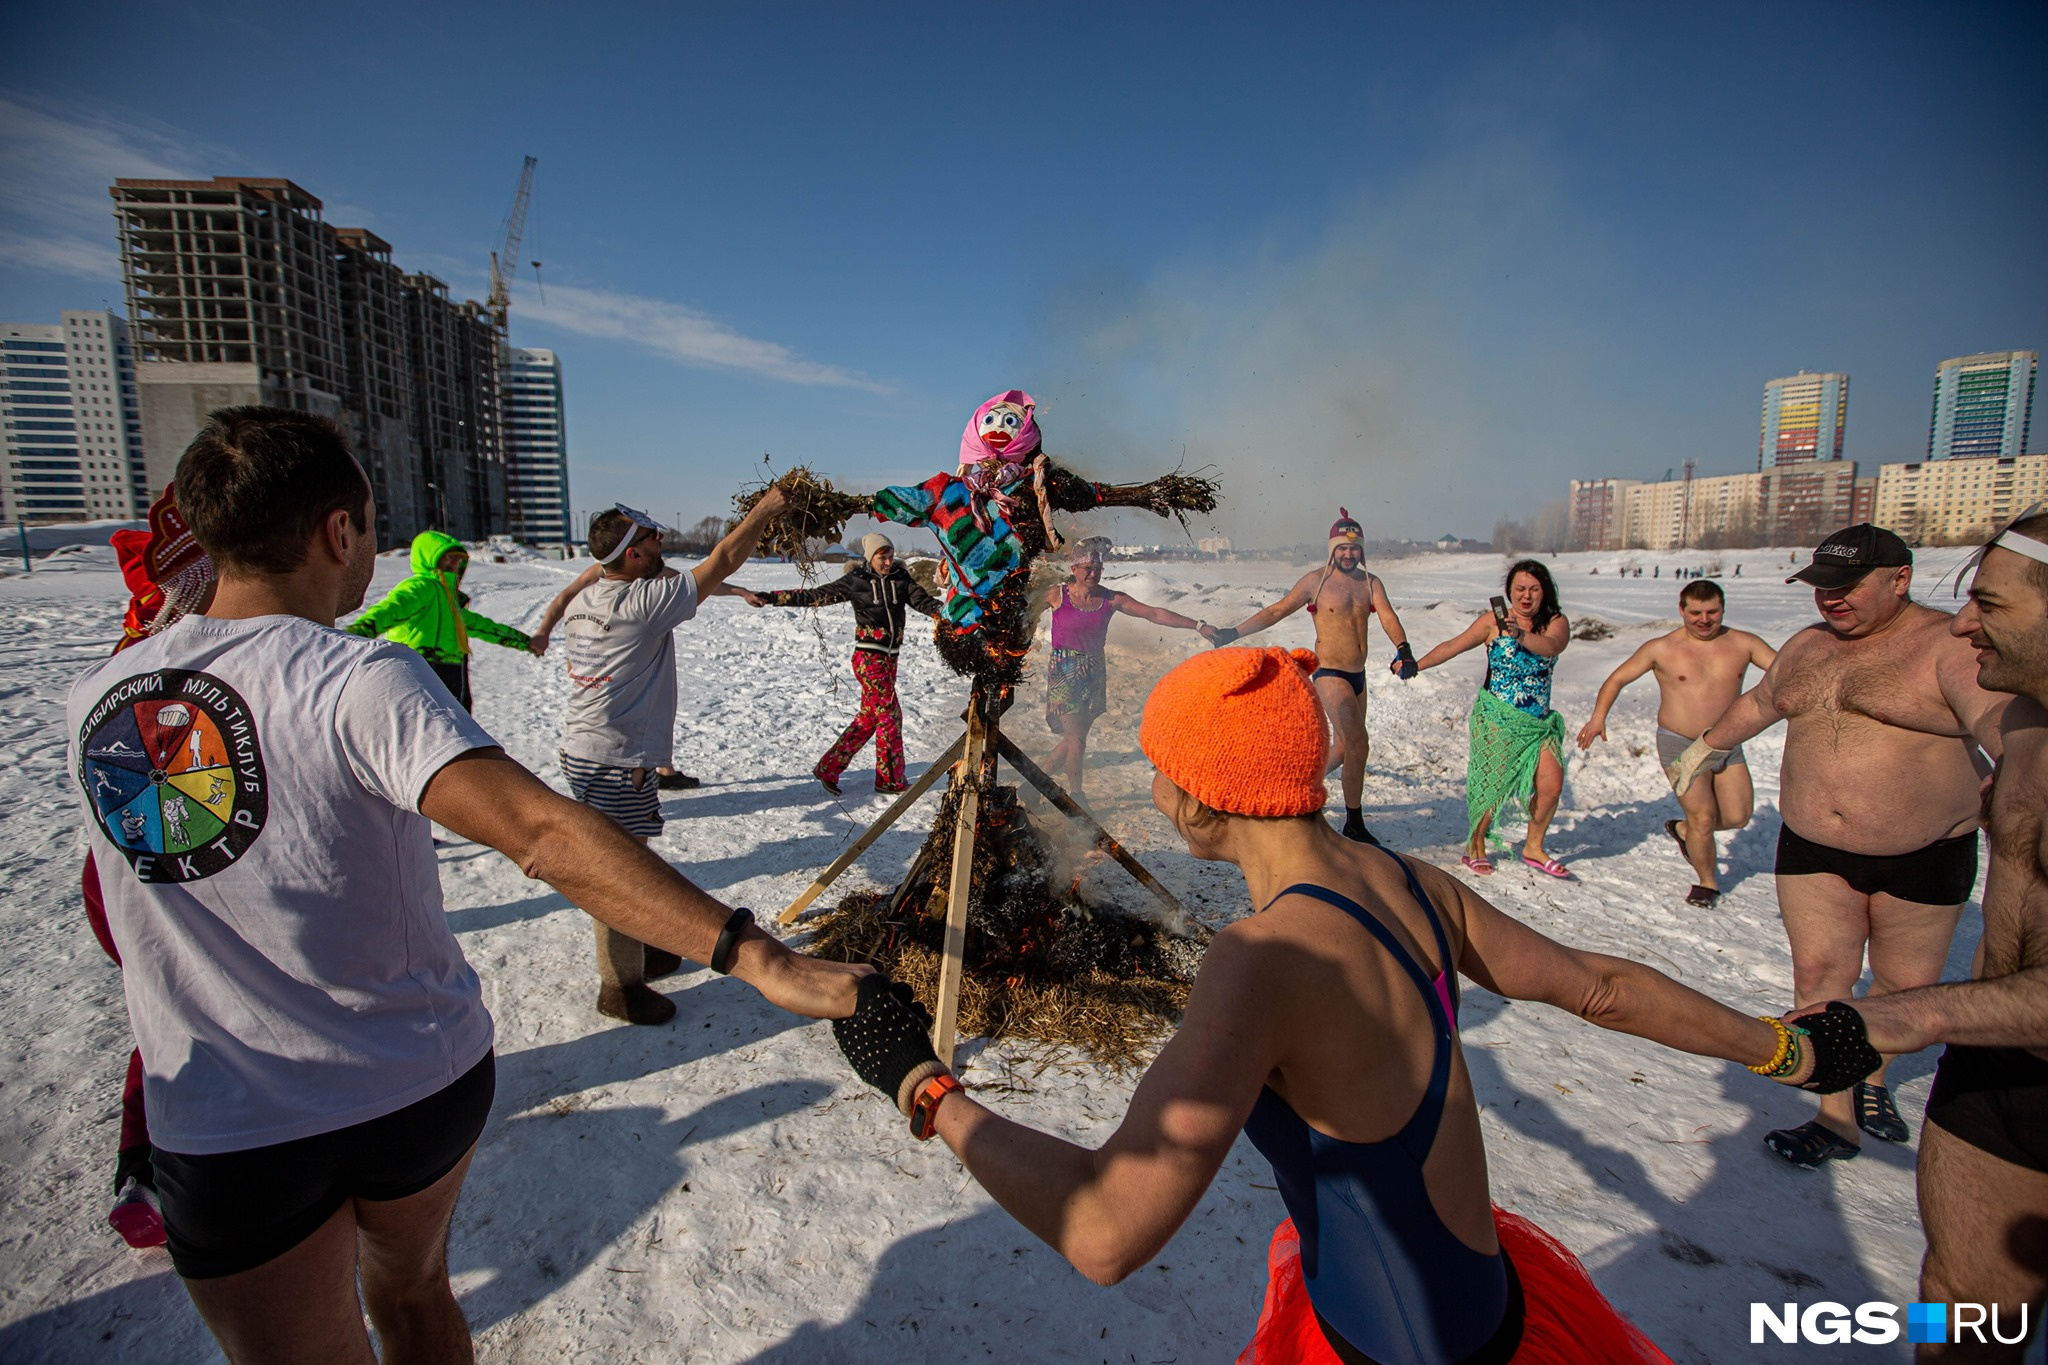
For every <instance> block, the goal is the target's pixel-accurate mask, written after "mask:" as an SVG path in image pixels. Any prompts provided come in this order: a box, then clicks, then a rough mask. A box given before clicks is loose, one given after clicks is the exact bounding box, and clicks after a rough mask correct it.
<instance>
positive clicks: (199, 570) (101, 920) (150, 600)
mask: <svg viewBox="0 0 2048 1365" xmlns="http://www.w3.org/2000/svg"><path fill="white" fill-rule="evenodd" d="M109 541H110V543H111V544H112V545H113V547H114V554H115V556H116V557H117V558H118V559H119V561H120V564H121V577H122V579H123V580H124V581H125V582H126V583H127V585H128V593H129V596H128V610H127V612H126V614H124V615H123V617H122V618H121V639H120V642H119V643H117V644H116V645H115V646H114V652H115V653H116V654H119V653H120V652H121V651H122V650H124V649H126V648H128V646H130V645H132V644H135V643H136V642H138V641H141V640H146V639H148V638H149V637H150V636H152V635H154V634H156V633H157V632H158V631H161V630H163V629H164V628H165V627H167V626H169V625H171V624H172V623H173V622H175V621H176V620H177V619H178V618H179V617H181V616H185V615H188V614H190V613H194V612H204V611H205V610H206V607H207V604H208V603H209V602H211V601H212V600H213V586H214V573H213V561H212V560H211V559H208V558H207V556H206V551H204V550H202V549H200V548H199V542H198V541H196V540H194V539H193V538H192V531H191V528H190V527H188V526H187V525H186V524H185V518H184V517H182V516H180V515H179V513H178V502H177V498H176V496H175V494H174V490H173V489H172V488H171V487H170V486H169V485H166V486H165V488H164V491H163V496H161V497H159V498H158V499H157V500H156V501H155V502H153V503H151V504H150V507H149V529H148V530H146V531H125V530H124V531H116V532H114V534H113V535H112V536H111V537H109ZM81 880H82V883H83V885H82V888H81V889H82V890H83V892H84V895H85V918H86V922H87V923H88V924H90V925H91V926H92V932H93V937H94V938H96V939H98V940H99V943H100V947H102V948H104V949H105V950H106V953H107V956H108V957H110V958H112V959H114V965H115V966H117V967H118V966H120V965H121V952H120V949H118V948H117V947H115V946H114V935H113V931H112V930H110V929H109V928H108V927H107V908H106V901H105V899H104V898H103V897H102V896H101V895H100V875H99V869H98V868H97V867H95V866H94V865H93V860H92V854H90V853H87V854H86V855H85V869H84V874H83V876H82V878H81ZM107 1222H108V1223H109V1224H111V1225H112V1226H113V1229H114V1231H116V1232H118V1233H120V1234H121V1239H122V1240H123V1241H125V1242H127V1243H128V1245H129V1246H132V1247H136V1248H142V1247H157V1246H162V1245H163V1244H164V1216H163V1212H162V1210H161V1209H159V1208H158V1207H157V1198H156V1161H155V1149H154V1148H153V1147H151V1145H150V1141H149V1115H148V1113H147V1111H146V1110H145V1109H144V1108H143V1103H142V1054H141V1053H139V1052H136V1051H135V1050H133V1049H130V1050H129V1053H128V1079H127V1082H126V1083H125V1084H124V1085H123V1086H122V1089H121V1145H120V1149H119V1155H118V1156H117V1157H116V1158H115V1160H114V1207H113V1208H112V1209H111V1210H110V1211H109V1212H108V1213H107Z"/></svg>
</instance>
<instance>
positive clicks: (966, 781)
mask: <svg viewBox="0 0 2048 1365" xmlns="http://www.w3.org/2000/svg"><path fill="white" fill-rule="evenodd" d="M994 729H995V726H994V723H993V722H991V721H988V720H986V719H984V718H983V715H982V708H981V707H980V706H978V705H975V704H972V703H970V704H969V705H968V708H967V736H966V746H967V747H966V749H965V751H964V752H963V753H962V754H961V757H960V765H959V772H960V776H961V783H960V787H959V791H960V821H959V824H958V825H956V826H955V827H954V830H953V875H952V879H951V880H950V881H949V882H948V883H947V887H946V937H945V939H944V941H943V943H942V945H941V948H940V956H939V1000H938V1009H937V1011H936V1014H937V1017H936V1018H935V1019H934V1020H933V1021H932V1051H934V1052H936V1053H938V1054H939V1060H940V1061H942V1062H944V1063H945V1064H946V1065H947V1066H949V1067H950V1066H951V1065H953V1044H954V1042H955V1040H956V1037H957V1030H958V1026H959V1022H960V982H961V978H962V976H963V975H964V974H965V973H966V970H967V903H968V901H970V900H972V899H973V897H974V827H975V824H976V823H977V821H978V820H979V819H980V816H981V766H982V755H983V754H984V753H985V752H986V751H987V749H988V738H989V735H990V734H991V733H992V732H993V731H994Z"/></svg>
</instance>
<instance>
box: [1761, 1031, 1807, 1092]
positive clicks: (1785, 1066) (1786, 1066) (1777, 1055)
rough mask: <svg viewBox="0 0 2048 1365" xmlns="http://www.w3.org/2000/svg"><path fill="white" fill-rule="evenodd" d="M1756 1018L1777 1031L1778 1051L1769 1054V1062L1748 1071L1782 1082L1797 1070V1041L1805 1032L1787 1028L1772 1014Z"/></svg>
mask: <svg viewBox="0 0 2048 1365" xmlns="http://www.w3.org/2000/svg"><path fill="white" fill-rule="evenodd" d="M1757 1018H1758V1019H1761V1020H1762V1021H1763V1022H1764V1023H1766V1024H1769V1025H1770V1026H1771V1027H1772V1028H1773V1029H1776V1030H1777V1033H1778V1050H1777V1051H1776V1052H1773V1053H1772V1054H1771V1059H1770V1060H1769V1061H1767V1062H1765V1063H1763V1064H1762V1065H1761V1066H1752V1067H1750V1068H1749V1070H1751V1071H1754V1072H1755V1073H1756V1074H1757V1075H1759V1076H1763V1077H1767V1078H1768V1079H1770V1080H1774V1081H1775V1080H1782V1079H1783V1078H1784V1077H1786V1076H1789V1075H1791V1074H1792V1073H1793V1072H1795V1071H1797V1070H1798V1069H1799V1045H1798V1042H1797V1039H1799V1038H1804V1037H1805V1036H1806V1030H1805V1029H1803V1028H1791V1027H1788V1026H1787V1025H1786V1023H1785V1021H1784V1020H1782V1019H1780V1018H1778V1017H1777V1016H1776V1015H1773V1014H1759V1015H1758V1016H1757Z"/></svg>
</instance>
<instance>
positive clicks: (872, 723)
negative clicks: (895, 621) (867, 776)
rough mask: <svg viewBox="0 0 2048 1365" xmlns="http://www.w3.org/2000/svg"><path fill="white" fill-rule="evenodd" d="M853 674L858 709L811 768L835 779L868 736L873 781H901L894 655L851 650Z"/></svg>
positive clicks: (899, 713)
mask: <svg viewBox="0 0 2048 1365" xmlns="http://www.w3.org/2000/svg"><path fill="white" fill-rule="evenodd" d="M853 676H854V677H856V678H858V679H860V711H859V713H858V714H857V715H855V716H854V718H853V724H851V725H849V726H847V727H846V730H845V732H844V733H842V734H841V735H840V736H839V740H838V742H837V743H835V744H834V745H833V746H832V747H831V748H829V749H827V750H826V751H825V756H824V757H823V758H821V759H819V760H818V766H817V768H816V769H815V770H814V771H815V772H816V773H817V775H818V776H819V777H822V778H824V779H825V780H826V781H827V782H832V783H835V784H836V783H837V782H838V781H839V775H840V774H841V773H843V772H845V771H846V765H847V764H849V763H851V762H853V756H854V755H855V754H857V753H859V752H860V751H861V746H862V745H864V744H866V743H867V742H868V739H869V737H870V736H872V737H873V739H874V741H875V785H876V786H878V787H900V786H902V785H903V706H902V704H901V703H900V702H898V701H897V700H896V656H895V655H894V654H883V653H880V652H879V651H877V650H872V649H856V650H855V651H853Z"/></svg>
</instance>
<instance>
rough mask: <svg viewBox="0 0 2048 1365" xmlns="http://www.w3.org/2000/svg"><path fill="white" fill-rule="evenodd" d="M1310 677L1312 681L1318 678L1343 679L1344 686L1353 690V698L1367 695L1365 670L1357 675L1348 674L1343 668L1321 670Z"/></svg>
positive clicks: (1361, 670)
mask: <svg viewBox="0 0 2048 1365" xmlns="http://www.w3.org/2000/svg"><path fill="white" fill-rule="evenodd" d="M1308 676H1309V679H1310V680H1311V681H1313V680H1315V679H1317V678H1341V679H1343V680H1344V685H1345V686H1346V687H1348V688H1350V689H1351V695H1352V696H1354V697H1362V696H1364V695H1365V670H1364V669H1362V668H1361V669H1359V670H1358V671H1357V672H1356V673H1346V672H1345V671H1344V670H1343V669H1341V668H1319V669H1317V670H1316V671H1315V672H1313V673H1311V674H1309V675H1308Z"/></svg>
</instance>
